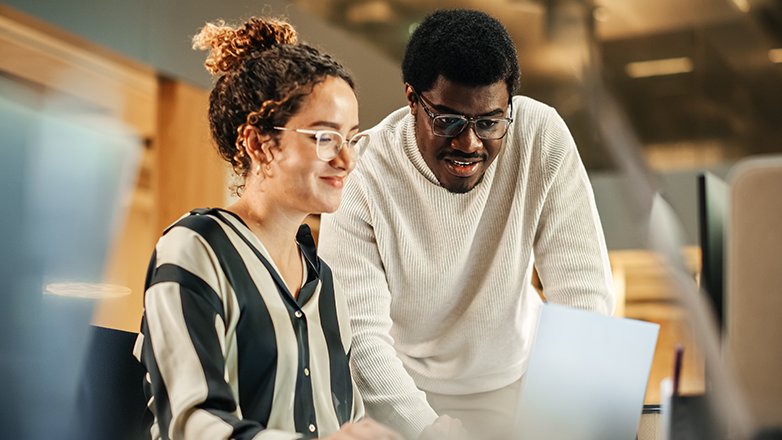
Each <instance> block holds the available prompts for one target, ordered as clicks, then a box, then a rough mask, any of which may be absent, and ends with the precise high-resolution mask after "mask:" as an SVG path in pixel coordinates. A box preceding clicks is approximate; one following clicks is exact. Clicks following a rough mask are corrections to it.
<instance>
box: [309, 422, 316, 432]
mask: <svg viewBox="0 0 782 440" xmlns="http://www.w3.org/2000/svg"><path fill="white" fill-rule="evenodd" d="M310 432H315V425H313V424H312V423H310Z"/></svg>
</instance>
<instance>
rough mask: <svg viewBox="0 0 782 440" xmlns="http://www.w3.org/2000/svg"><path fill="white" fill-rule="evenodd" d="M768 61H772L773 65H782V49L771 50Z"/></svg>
mask: <svg viewBox="0 0 782 440" xmlns="http://www.w3.org/2000/svg"><path fill="white" fill-rule="evenodd" d="M768 59H770V60H771V62H772V63H782V48H780V49H771V50H769V51H768Z"/></svg>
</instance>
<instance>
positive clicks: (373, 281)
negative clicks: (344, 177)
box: [319, 175, 437, 439]
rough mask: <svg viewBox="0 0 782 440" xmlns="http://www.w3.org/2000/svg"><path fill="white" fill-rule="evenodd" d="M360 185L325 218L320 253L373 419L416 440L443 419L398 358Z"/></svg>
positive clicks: (353, 184)
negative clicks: (347, 324)
mask: <svg viewBox="0 0 782 440" xmlns="http://www.w3.org/2000/svg"><path fill="white" fill-rule="evenodd" d="M359 184H360V181H359V179H358V178H356V176H355V175H353V176H351V177H350V178H349V180H348V185H346V188H345V190H344V192H343V196H342V205H341V206H340V209H339V210H338V211H337V212H336V213H334V214H331V215H324V216H323V217H322V220H321V228H320V239H319V254H320V255H321V257H322V258H323V260H324V261H326V262H327V263H328V264H329V266H331V268H332V269H333V271H334V274H335V277H336V278H337V279H338V280H339V282H340V284H341V285H342V286H343V289H344V291H345V296H346V297H347V302H348V308H349V309H350V315H351V318H350V319H351V326H352V328H353V343H352V348H351V367H352V368H353V376H354V378H355V380H356V383H357V385H358V387H359V389H360V390H361V393H362V396H363V398H364V403H365V406H366V411H367V415H368V416H370V417H372V418H374V419H375V420H377V421H379V422H381V423H384V424H386V425H388V426H390V427H391V428H393V429H396V430H397V431H399V432H400V433H401V434H402V435H404V436H405V437H406V438H408V439H415V438H417V437H418V436H419V435H420V433H421V431H422V430H423V429H424V427H426V426H427V425H430V424H431V423H432V422H434V420H435V419H436V418H437V414H436V413H435V412H434V410H433V409H432V408H431V407H430V406H429V404H428V403H427V401H426V395H425V394H424V393H423V392H422V391H420V390H419V389H418V388H417V387H416V386H415V383H414V382H413V379H412V378H411V377H410V375H409V374H408V373H407V371H406V370H405V369H404V367H403V365H402V361H401V360H400V359H399V358H398V357H397V356H396V350H395V349H394V347H393V340H392V338H391V336H390V330H391V325H392V321H391V315H390V309H391V292H390V290H389V286H388V282H387V281H386V274H385V269H384V266H383V262H382V259H381V257H380V252H379V250H378V246H377V242H376V239H375V234H374V229H373V227H372V222H371V215H370V210H369V204H368V202H367V198H366V196H365V195H364V194H363V193H362V191H361V189H360V186H359Z"/></svg>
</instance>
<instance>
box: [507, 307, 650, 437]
mask: <svg viewBox="0 0 782 440" xmlns="http://www.w3.org/2000/svg"><path fill="white" fill-rule="evenodd" d="M658 331H659V325H657V324H653V323H648V322H642V321H636V320H632V319H623V318H613V317H608V316H603V315H599V314H596V313H591V312H586V311H583V310H577V309H571V308H568V307H563V306H558V305H554V304H546V305H544V306H543V307H542V308H541V311H540V321H539V323H538V330H537V334H536V336H535V342H534V343H533V346H532V353H531V354H530V360H529V366H528V369H527V372H526V374H525V376H524V378H523V383H522V388H521V394H520V397H519V404H518V408H517V416H516V423H515V428H514V429H515V435H514V438H516V439H519V440H634V439H635V434H636V431H637V429H638V423H639V420H640V418H641V411H642V410H643V402H644V396H645V394H646V385H647V382H648V380H649V373H650V370H651V366H652V358H653V356H654V349H655V346H656V344H657V334H658Z"/></svg>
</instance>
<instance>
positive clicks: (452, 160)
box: [439, 155, 486, 177]
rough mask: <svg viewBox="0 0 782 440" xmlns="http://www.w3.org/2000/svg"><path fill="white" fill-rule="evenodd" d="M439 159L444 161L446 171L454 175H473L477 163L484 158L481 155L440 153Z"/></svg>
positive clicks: (476, 168)
mask: <svg viewBox="0 0 782 440" xmlns="http://www.w3.org/2000/svg"><path fill="white" fill-rule="evenodd" d="M439 159H440V160H441V161H443V162H445V168H446V169H447V170H448V172H449V173H451V174H453V175H454V176H456V177H470V176H472V175H474V174H475V173H476V172H477V170H478V168H479V166H478V165H479V164H480V163H481V162H483V161H485V160H486V158H485V157H483V156H481V155H471V156H462V155H442V157H440V158H439Z"/></svg>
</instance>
